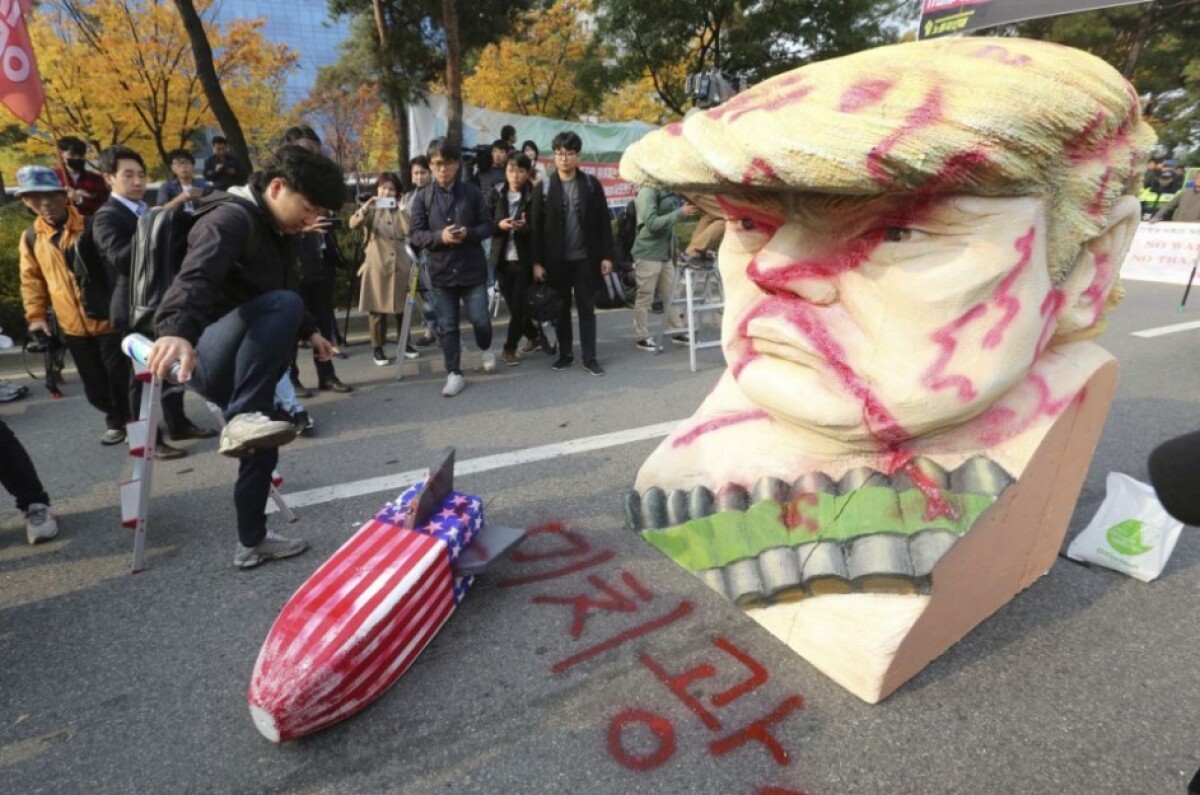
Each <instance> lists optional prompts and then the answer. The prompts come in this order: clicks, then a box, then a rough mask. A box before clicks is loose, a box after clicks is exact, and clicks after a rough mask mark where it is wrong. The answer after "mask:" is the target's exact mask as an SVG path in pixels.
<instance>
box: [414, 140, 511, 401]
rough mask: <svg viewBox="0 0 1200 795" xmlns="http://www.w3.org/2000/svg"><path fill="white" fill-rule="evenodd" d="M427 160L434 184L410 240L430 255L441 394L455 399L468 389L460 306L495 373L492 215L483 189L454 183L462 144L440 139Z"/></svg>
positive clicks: (418, 204) (418, 205)
mask: <svg viewBox="0 0 1200 795" xmlns="http://www.w3.org/2000/svg"><path fill="white" fill-rule="evenodd" d="M428 155H429V165H430V168H431V169H432V171H433V182H431V183H430V184H429V185H428V186H427V187H426V188H424V189H423V190H422V191H421V193H420V194H419V195H418V196H417V197H416V199H415V200H414V201H413V203H412V208H411V210H410V212H411V216H412V230H411V232H410V235H409V239H410V240H411V241H412V244H413V245H414V246H416V247H417V248H423V249H425V250H426V251H428V252H429V255H428V256H429V259H428V264H427V267H428V269H429V278H430V280H431V281H432V282H433V301H434V306H435V308H436V309H437V318H438V330H439V336H440V337H441V341H442V355H443V356H444V357H445V360H446V386H445V387H443V388H442V395H443V396H444V397H454V396H455V395H457V394H458V393H459V392H461V391H463V389H465V388H466V386H467V382H466V379H465V378H464V377H463V374H462V367H461V357H462V351H461V347H460V343H459V332H458V306H459V303H460V302H461V303H462V305H463V306H464V307H466V310H467V317H468V318H470V320H471V326H472V327H473V328H474V330H475V342H476V344H478V345H479V350H480V351H481V352H482V355H483V369H484V371H485V372H489V373H490V372H492V371H493V370H495V369H496V356H495V354H493V353H492V319H491V317H490V316H489V315H488V308H487V267H488V263H487V257H486V255H485V254H484V251H483V241H485V240H488V239H490V238H491V236H492V214H491V212H490V211H489V210H488V206H487V201H486V200H485V199H484V198H483V194H482V193H481V192H480V191H479V188H477V187H476V186H475V185H474V184H472V183H470V182H457V181H455V177H456V176H457V175H458V169H459V166H460V165H461V164H462V150H460V149H459V148H458V144H456V143H454V142H453V141H450V140H448V139H446V138H435V139H433V140H432V141H430V142H429V149H428Z"/></svg>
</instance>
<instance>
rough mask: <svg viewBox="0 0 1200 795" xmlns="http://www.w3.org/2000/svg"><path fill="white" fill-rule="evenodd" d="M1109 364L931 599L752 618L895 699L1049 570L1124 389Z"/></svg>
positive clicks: (885, 599)
mask: <svg viewBox="0 0 1200 795" xmlns="http://www.w3.org/2000/svg"><path fill="white" fill-rule="evenodd" d="M1117 370H1118V368H1117V364H1116V362H1109V363H1108V364H1106V365H1104V366H1103V367H1101V368H1100V369H1099V370H1097V371H1096V372H1095V373H1094V374H1093V375H1092V377H1091V379H1090V380H1089V381H1088V383H1087V386H1086V388H1085V392H1083V393H1082V395H1083V396H1082V398H1081V399H1079V400H1078V401H1076V402H1075V403H1073V404H1072V405H1071V406H1070V407H1068V408H1067V409H1066V410H1065V411H1063V413H1062V415H1061V416H1060V417H1059V418H1058V420H1057V421H1056V422H1055V423H1054V426H1053V427H1052V428H1051V430H1050V432H1049V433H1048V434H1047V435H1046V437H1045V438H1044V439H1043V440H1042V443H1041V445H1040V446H1039V447H1038V449H1037V452H1036V453H1034V455H1033V458H1032V459H1031V460H1030V462H1029V465H1028V466H1027V467H1026V468H1025V471H1024V472H1022V473H1021V475H1020V477H1019V478H1018V480H1017V482H1016V483H1014V484H1012V485H1011V486H1009V487H1008V488H1007V489H1006V490H1005V491H1004V493H1003V494H1002V495H1001V497H1000V499H999V500H997V502H996V504H995V505H993V506H992V507H991V508H990V509H989V510H988V511H987V513H986V514H984V515H983V516H982V517H981V518H980V520H979V521H978V522H976V524H975V525H974V526H973V527H972V528H971V531H970V532H969V533H967V534H966V535H965V536H964V537H963V538H962V539H960V540H959V541H958V543H956V544H955V545H954V546H953V547H952V548H951V549H950V550H949V552H947V553H946V555H945V556H944V557H943V558H942V559H941V560H940V561H938V563H937V565H936V566H935V567H934V569H933V574H932V589H931V591H930V593H929V594H928V595H911V596H893V595H888V594H869V593H863V594H845V595H828V596H821V597H816V598H809V599H804V600H802V601H799V602H791V603H785V604H776V605H772V606H770V607H765V608H758V609H750V610H747V611H746V614H747V615H748V616H750V617H751V618H753V619H754V620H756V621H757V622H758V623H760V624H762V625H763V627H765V628H766V629H767V630H768V631H770V632H771V633H772V634H773V635H775V636H776V637H777V638H779V639H780V640H782V641H783V642H784V643H786V644H787V645H788V646H789V647H791V648H792V650H793V651H795V652H796V653H797V654H799V655H800V656H802V657H804V658H805V659H806V660H808V661H809V662H810V663H812V664H813V665H814V666H816V667H817V668H818V669H819V670H820V671H821V672H822V673H824V674H825V675H826V676H828V677H830V678H831V679H833V680H834V681H836V682H837V683H838V684H840V685H841V686H842V687H844V688H846V689H847V690H849V691H850V692H852V693H854V695H856V696H858V697H859V698H861V699H863V700H864V701H867V702H869V703H872V704H875V703H878V702H879V701H881V700H883V699H884V698H886V697H887V696H889V695H890V694H891V693H892V692H894V691H895V690H896V689H897V688H898V687H900V686H901V685H902V684H904V683H905V682H907V681H908V680H909V679H911V678H912V677H913V676H915V675H916V674H917V673H919V672H920V671H921V670H922V669H923V668H924V667H925V666H926V665H928V664H929V663H930V662H932V661H933V659H934V658H936V657H938V656H939V655H940V654H941V653H942V652H944V651H946V649H948V648H950V646H952V645H953V644H954V643H956V642H957V641H958V640H959V639H960V638H962V637H963V636H964V635H966V634H967V633H968V632H970V631H971V629H972V628H974V627H975V626H976V625H978V624H979V623H980V622H982V621H983V620H984V619H985V618H987V617H988V616H990V615H991V614H992V613H994V612H996V611H997V610H999V609H1000V608H1001V607H1003V606H1004V605H1005V604H1007V603H1008V601H1009V600H1011V599H1012V598H1013V597H1014V596H1015V595H1016V594H1018V593H1019V592H1021V591H1022V590H1024V589H1025V588H1027V587H1029V586H1030V585H1031V584H1032V583H1033V582H1034V581H1035V580H1037V579H1038V578H1039V577H1041V576H1042V575H1043V574H1045V573H1047V572H1048V571H1049V570H1050V567H1051V566H1052V565H1053V564H1054V560H1055V558H1056V556H1057V555H1058V551H1059V549H1060V548H1061V547H1062V542H1063V537H1064V536H1065V535H1066V532H1067V524H1068V523H1069V522H1070V519H1071V514H1072V512H1073V510H1074V508H1075V503H1076V500H1077V499H1078V497H1079V491H1080V489H1081V488H1082V487H1083V480H1084V477H1085V476H1086V475H1087V471H1088V467H1089V465H1090V464H1091V461H1092V454H1093V453H1094V451H1095V448H1096V443H1097V442H1098V441H1099V438H1100V432H1101V431H1102V430H1103V428H1104V420H1105V417H1106V416H1107V414H1108V408H1109V405H1110V404H1111V403H1112V398H1113V394H1114V392H1115V390H1116V383H1117Z"/></svg>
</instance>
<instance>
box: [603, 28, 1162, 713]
mask: <svg viewBox="0 0 1200 795" xmlns="http://www.w3.org/2000/svg"><path fill="white" fill-rule="evenodd" d="M1152 144H1153V134H1152V133H1151V131H1150V129H1149V127H1148V126H1147V125H1146V124H1145V123H1144V122H1143V120H1142V118H1141V114H1140V108H1139V103H1138V98H1137V95H1136V93H1135V92H1134V90H1133V88H1132V87H1131V86H1130V85H1129V84H1128V83H1127V82H1126V81H1125V80H1124V79H1123V78H1122V77H1121V76H1120V75H1119V74H1118V73H1117V72H1116V71H1115V70H1113V69H1112V68H1111V67H1110V66H1108V65H1107V64H1105V63H1104V62H1103V61H1101V60H1100V59H1098V58H1095V57H1093V56H1091V55H1088V54H1086V53H1083V52H1080V51H1078V50H1073V49H1070V48H1066V47H1061V46H1058V45H1053V44H1047V43H1043V42H1034V41H1027V40H1021V39H983V38H963V39H941V40H936V41H928V42H920V43H912V44H899V45H895V46H890V47H882V48H879V49H875V50H869V51H865V52H861V53H857V54H855V55H851V56H847V57H844V58H839V59H835V60H830V61H824V62H821V63H815V64H811V65H809V66H805V67H803V68H800V69H797V70H795V71H793V72H790V73H787V74H784V75H780V76H778V77H775V78H773V79H771V80H768V81H766V82H764V83H762V84H760V85H758V86H756V87H754V88H753V89H751V90H749V91H746V92H744V93H742V94H740V95H738V96H736V97H734V98H733V99H732V100H730V101H728V102H726V103H725V104H724V105H722V106H720V107H717V108H714V109H712V110H709V111H707V112H704V113H697V114H695V115H692V116H689V117H688V118H687V119H686V120H685V121H683V122H682V123H679V124H674V125H671V126H669V127H667V128H665V129H663V130H660V131H657V132H655V133H653V134H651V135H648V136H646V137H645V138H644V139H642V140H641V141H639V142H638V143H636V144H635V145H634V146H632V147H631V148H630V149H629V150H628V151H627V152H626V153H625V156H624V158H623V159H622V161H621V173H622V175H623V176H624V177H625V178H627V179H629V180H631V181H633V182H637V183H641V184H650V185H656V186H661V187H664V188H668V189H671V190H675V191H678V192H680V193H683V194H684V195H689V194H699V195H705V196H711V197H713V198H714V199H715V201H716V202H717V203H718V204H719V205H720V207H721V208H722V209H723V211H724V213H725V217H726V232H725V238H724V241H723V243H722V245H721V249H720V255H719V262H720V272H721V276H722V279H723V282H724V287H725V308H724V315H723V319H722V327H721V345H722V350H723V352H724V355H725V360H726V363H727V370H726V372H725V373H724V374H723V375H722V376H721V379H720V381H719V382H718V384H717V386H716V388H715V389H714V390H713V391H712V392H711V393H710V394H709V395H708V396H707V397H706V398H705V399H704V401H703V402H702V403H701V405H700V407H699V409H698V410H697V411H696V413H695V415H694V416H692V417H691V418H690V419H689V420H687V421H685V422H683V423H682V424H681V425H680V426H679V427H678V428H677V429H676V430H675V431H674V432H673V433H671V434H670V436H668V437H667V439H666V440H665V441H664V442H663V443H662V444H661V445H660V446H659V448H658V449H657V450H655V452H654V453H653V454H652V455H651V456H650V458H649V459H647V461H646V462H645V464H644V465H643V466H642V469H641V471H640V472H639V473H638V476H637V482H636V486H635V488H636V491H635V492H633V493H631V494H630V496H629V501H628V505H627V509H628V518H629V521H630V523H631V524H632V525H634V527H635V528H636V529H638V530H639V531H641V532H642V534H643V536H644V537H645V538H646V540H648V541H649V542H650V543H652V544H654V545H655V546H656V547H657V548H659V549H660V550H662V551H663V552H664V553H665V554H667V555H668V556H670V557H671V558H672V559H674V560H675V561H677V562H678V563H680V564H681V565H683V566H685V567H686V568H688V569H689V570H691V571H692V572H694V573H695V574H696V575H697V576H699V577H701V578H702V579H704V581H705V582H707V583H708V584H709V585H711V586H712V587H713V588H715V589H717V590H719V591H721V592H722V593H725V594H726V595H728V596H729V597H730V598H732V599H734V600H735V601H736V602H737V603H738V604H739V605H741V606H743V608H744V609H745V610H746V612H747V614H748V615H750V616H752V617H753V618H755V619H756V620H758V621H759V622H760V623H761V624H762V625H763V626H765V627H766V628H767V629H769V630H770V631H772V632H773V633H774V634H775V635H776V636H778V637H779V638H780V639H782V640H783V641H784V642H785V643H788V644H789V645H790V646H791V647H792V648H793V649H795V650H796V651H797V652H799V653H800V654H801V655H803V656H805V657H806V658H807V659H809V660H810V661H811V662H812V663H813V664H814V665H816V666H817V667H818V668H820V669H821V670H823V671H825V672H826V673H827V674H829V675H830V676H832V677H833V678H834V679H836V680H837V681H839V682H841V683H842V684H843V685H845V686H846V687H847V688H849V689H850V690H852V691H853V692H855V693H856V694H858V695H859V696H861V697H862V698H864V699H867V700H869V701H877V700H879V699H881V698H883V697H884V696H886V695H887V694H888V693H890V692H891V691H892V690H894V689H895V688H896V687H898V686H899V685H900V684H902V683H903V682H904V681H905V680H907V679H908V678H909V677H911V676H912V675H914V674H915V673H916V672H918V671H919V670H921V668H922V667H923V666H924V665H925V664H927V663H928V662H929V661H930V660H932V659H933V658H934V657H936V656H937V655H938V654H940V653H941V652H942V651H944V650H945V649H946V648H947V647H949V645H951V644H952V643H953V642H954V641H956V640H957V639H958V638H960V637H961V636H962V635H963V634H965V633H966V632H967V631H969V630H970V629H971V628H972V627H973V626H975V625H976V624H978V623H979V622H980V621H982V620H983V619H984V618H986V617H987V616H988V615H990V614H991V613H992V612H994V611H995V610H996V609H997V608H999V607H1000V606H1001V605H1003V604H1004V603H1005V602H1007V601H1008V600H1009V599H1011V598H1012V596H1013V595H1015V594H1016V593H1017V592H1018V591H1020V590H1021V589H1023V588H1024V587H1026V586H1027V585H1029V584H1030V583H1031V582H1032V581H1033V580H1034V579H1036V578H1037V577H1038V576H1040V575H1041V574H1044V573H1045V572H1046V571H1047V570H1048V569H1049V568H1050V566H1051V564H1052V563H1053V561H1054V558H1055V554H1056V553H1057V551H1058V548H1059V546H1060V544H1061V542H1062V538H1063V535H1064V534H1065V532H1066V526H1067V522H1068V520H1069V519H1070V515H1071V510H1072V508H1073V506H1074V503H1075V500H1076V498H1077V497H1078V493H1079V489H1080V487H1081V485H1082V481H1083V477H1084V475H1085V474H1086V471H1087V467H1088V463H1089V462H1090V460H1091V456H1092V452H1093V450H1094V448H1095V444H1096V441H1097V439H1098V436H1099V433H1100V430H1101V428H1102V426H1103V421H1104V416H1105V414H1106V413H1107V408H1108V405H1109V403H1110V402H1111V398H1112V393H1113V389H1114V385H1115V379H1116V365H1115V362H1114V361H1113V359H1112V357H1111V356H1110V355H1109V354H1108V353H1107V352H1105V351H1104V350H1103V349H1101V348H1100V347H1098V346H1097V345H1096V344H1095V343H1093V342H1092V341H1091V340H1092V338H1094V337H1095V336H1096V335H1097V334H1099V333H1100V331H1101V330H1102V329H1103V326H1104V322H1105V316H1106V314H1107V313H1108V311H1109V310H1111V309H1112V308H1113V307H1114V306H1115V305H1116V304H1117V303H1118V302H1119V300H1120V297H1121V291H1120V286H1119V282H1118V278H1117V274H1118V269H1119V265H1120V262H1121V260H1122V258H1123V256H1124V253H1125V250H1126V248H1127V247H1128V245H1129V242H1130V240H1131V238H1132V235H1133V232H1134V230H1135V228H1136V226H1137V223H1138V218H1139V204H1138V202H1137V199H1136V198H1134V197H1133V196H1132V195H1129V189H1130V188H1131V184H1132V180H1133V179H1134V178H1135V177H1140V174H1141V166H1142V163H1143V161H1144V159H1145V157H1146V155H1147V154H1148V151H1149V148H1150V146H1151V145H1152Z"/></svg>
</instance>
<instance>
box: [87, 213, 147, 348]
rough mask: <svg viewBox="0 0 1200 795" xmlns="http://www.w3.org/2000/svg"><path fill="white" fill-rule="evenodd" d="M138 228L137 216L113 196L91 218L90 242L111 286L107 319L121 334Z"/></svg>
mask: <svg viewBox="0 0 1200 795" xmlns="http://www.w3.org/2000/svg"><path fill="white" fill-rule="evenodd" d="M137 225H138V217H137V215H136V214H135V213H134V212H133V211H132V210H130V209H129V208H128V207H126V206H125V205H124V204H122V203H121V202H120V200H119V199H117V197H116V196H109V197H108V201H106V202H105V203H104V204H102V205H100V209H99V210H97V211H96V214H95V215H94V216H92V240H93V241H95V243H96V249H97V250H98V251H99V252H100V256H101V257H102V258H103V259H104V267H105V270H107V271H108V283H109V285H110V286H111V287H112V295H110V296H109V299H108V300H109V306H108V319H109V322H110V323H112V324H113V325H114V326H116V327H117V328H119V329H121V330H122V331H124V330H126V329H128V328H129V268H130V265H131V263H132V261H133V236H134V234H135V233H136V232H137Z"/></svg>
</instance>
